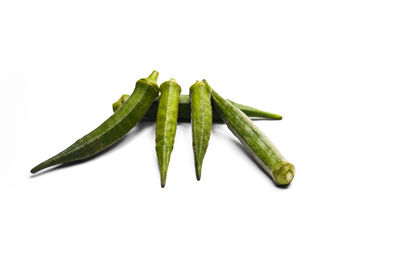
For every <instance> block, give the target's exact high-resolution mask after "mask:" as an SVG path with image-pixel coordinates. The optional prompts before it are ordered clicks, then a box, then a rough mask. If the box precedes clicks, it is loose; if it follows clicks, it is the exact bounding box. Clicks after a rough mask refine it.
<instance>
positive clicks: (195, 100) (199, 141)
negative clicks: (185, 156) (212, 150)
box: [190, 81, 213, 180]
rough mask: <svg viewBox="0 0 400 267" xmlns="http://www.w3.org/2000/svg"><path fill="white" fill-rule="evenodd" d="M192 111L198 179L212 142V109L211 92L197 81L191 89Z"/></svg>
mask: <svg viewBox="0 0 400 267" xmlns="http://www.w3.org/2000/svg"><path fill="white" fill-rule="evenodd" d="M190 99H191V103H192V104H191V110H192V116H191V118H192V140H193V153H194V162H195V168H196V178H197V180H200V178H201V167H202V165H203V159H204V155H205V154H206V151H207V147H208V141H209V140H210V134H211V124H212V117H213V113H212V107H211V95H210V90H208V88H207V86H206V85H205V84H204V83H203V82H199V81H197V82H196V83H195V84H193V85H192V86H191V87H190Z"/></svg>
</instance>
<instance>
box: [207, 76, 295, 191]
mask: <svg viewBox="0 0 400 267" xmlns="http://www.w3.org/2000/svg"><path fill="white" fill-rule="evenodd" d="M203 82H205V83H206V84H207V82H206V81H205V80H203ZM207 85H208V84H207ZM208 87H209V85H208ZM209 89H210V91H211V96H212V99H213V101H214V103H215V105H216V107H217V111H218V112H219V113H220V116H221V117H222V119H223V120H224V121H225V123H226V124H227V126H228V128H229V129H230V130H231V132H232V133H233V134H234V135H235V136H236V137H237V138H238V139H239V140H240V142H241V143H242V144H243V145H244V146H245V148H246V149H247V151H249V153H250V154H251V155H252V156H253V157H254V159H255V160H256V162H257V163H258V164H259V165H260V166H261V167H262V168H263V170H264V171H265V172H267V173H268V174H269V175H270V176H271V177H272V179H273V180H274V182H275V183H276V184H277V185H288V184H290V182H291V181H292V179H293V177H294V173H295V168H294V165H293V164H291V163H289V162H288V161H286V159H285V158H284V157H283V156H282V154H281V153H280V152H279V151H278V149H277V148H276V147H275V146H274V145H273V144H272V142H271V141H270V140H269V139H268V137H266V136H265V135H264V133H263V132H262V131H261V130H260V129H259V128H258V127H257V126H256V125H255V124H254V123H253V122H252V121H251V120H250V119H249V117H247V116H246V114H244V113H243V112H241V111H240V109H238V108H237V107H235V106H234V105H232V103H230V102H228V101H226V100H225V99H224V98H222V97H221V96H220V95H219V94H217V93H216V92H215V91H214V90H212V89H211V87H209Z"/></svg>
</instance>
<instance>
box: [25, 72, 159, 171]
mask: <svg viewBox="0 0 400 267" xmlns="http://www.w3.org/2000/svg"><path fill="white" fill-rule="evenodd" d="M157 78H158V72H157V71H153V73H151V74H150V76H149V77H148V78H145V79H140V80H138V81H137V82H136V87H135V90H134V91H133V92H132V94H131V96H130V97H129V98H128V99H127V100H126V102H125V104H124V105H123V106H122V107H121V108H120V109H118V111H116V112H115V113H114V114H113V115H112V116H111V117H109V118H108V119H107V120H106V121H104V122H103V123H102V124H101V125H100V126H99V127H97V128H96V129H94V130H93V131H92V132H90V133H89V134H87V135H85V136H84V137H82V138H81V139H79V140H77V141H76V142H75V143H73V144H72V145H71V146H69V147H68V148H67V149H65V150H64V151H62V152H60V153H59V154H57V155H55V156H54V157H52V158H50V159H48V160H46V161H44V162H43V163H41V164H39V165H38V166H36V167H35V168H33V169H32V170H31V172H32V173H36V172H38V171H40V170H42V169H45V168H48V167H50V166H54V165H57V164H62V163H67V162H72V161H77V160H82V159H86V158H89V157H91V156H93V155H95V154H97V153H99V152H100V151H102V150H104V149H105V148H107V147H109V146H110V145H112V144H114V143H115V142H116V141H118V140H119V139H120V138H121V137H123V136H124V135H125V134H126V133H128V132H129V130H130V129H132V127H134V126H135V125H136V123H138V122H139V121H140V120H141V119H142V118H143V116H144V114H145V113H146V112H147V110H148V109H149V107H150V106H151V104H152V103H153V101H154V99H155V98H156V97H157V96H158V94H159V89H158V86H157Z"/></svg>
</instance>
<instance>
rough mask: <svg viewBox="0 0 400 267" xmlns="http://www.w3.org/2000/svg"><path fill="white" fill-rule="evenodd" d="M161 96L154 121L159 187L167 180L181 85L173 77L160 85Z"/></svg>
mask: <svg viewBox="0 0 400 267" xmlns="http://www.w3.org/2000/svg"><path fill="white" fill-rule="evenodd" d="M160 91H161V97H160V103H159V105H158V111H157V122H156V152H157V159H158V166H159V168H160V175H161V187H164V186H165V182H166V180H167V172H168V165H169V161H170V158H171V152H172V149H173V148H174V141H175V134H176V126H177V123H178V109H179V94H180V93H181V87H180V86H179V84H177V83H176V81H175V80H174V79H171V80H169V81H166V82H164V83H163V84H161V85H160Z"/></svg>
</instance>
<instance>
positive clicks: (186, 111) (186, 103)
mask: <svg viewBox="0 0 400 267" xmlns="http://www.w3.org/2000/svg"><path fill="white" fill-rule="evenodd" d="M128 97H129V95H123V96H121V97H120V98H119V99H118V100H117V102H115V103H114V104H113V111H114V112H115V111H116V110H118V109H119V108H120V107H121V106H122V105H123V104H124V102H125V101H126V99H127V98H128ZM159 101H160V97H157V98H156V100H155V101H154V102H153V104H152V105H151V107H150V108H149V110H148V111H147V113H146V115H145V116H144V117H143V120H144V121H155V120H156V118H157V110H158V103H159ZM227 101H230V102H231V103H232V104H233V105H234V106H235V107H237V108H239V109H240V110H241V111H243V112H244V113H245V114H246V115H247V116H249V117H254V118H260V119H269V120H281V119H282V116H281V115H277V114H273V113H270V112H266V111H262V110H259V109H256V108H253V107H249V106H245V105H242V104H238V103H235V102H233V101H231V100H227ZM213 109H214V106H213ZM191 112H192V111H191V102H190V96H189V95H180V96H179V112H178V121H190V116H191ZM213 121H214V122H222V119H221V117H220V116H219V115H218V113H217V112H214V113H213Z"/></svg>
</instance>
